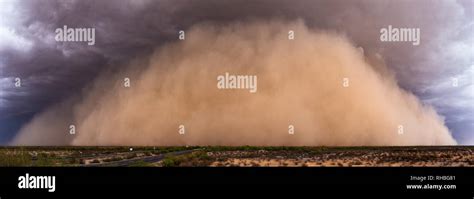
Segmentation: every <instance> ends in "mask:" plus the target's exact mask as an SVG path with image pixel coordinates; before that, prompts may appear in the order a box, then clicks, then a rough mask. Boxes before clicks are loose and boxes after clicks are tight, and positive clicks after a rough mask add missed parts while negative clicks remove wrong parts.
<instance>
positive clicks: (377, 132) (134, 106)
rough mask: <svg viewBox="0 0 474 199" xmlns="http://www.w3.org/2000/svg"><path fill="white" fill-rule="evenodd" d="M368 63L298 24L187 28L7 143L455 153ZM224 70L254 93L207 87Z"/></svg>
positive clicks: (432, 116)
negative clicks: (410, 148) (418, 148)
mask: <svg viewBox="0 0 474 199" xmlns="http://www.w3.org/2000/svg"><path fill="white" fill-rule="evenodd" d="M289 30H293V31H294V32H295V33H296V34H295V39H294V40H289V39H288V31H289ZM368 57H369V56H365V55H364V53H363V51H361V50H359V49H358V48H357V47H355V46H353V44H351V42H350V41H349V40H348V39H347V38H345V37H343V36H340V35H338V34H336V33H333V32H319V31H315V30H309V29H308V28H307V27H306V26H305V25H304V23H303V22H301V21H296V22H281V21H272V22H246V23H236V24H233V25H228V26H226V27H222V26H215V25H212V24H201V25H196V26H194V27H192V28H191V29H190V30H189V31H186V40H184V41H178V40H177V41H176V42H175V43H173V44H168V45H165V46H163V47H161V48H159V49H157V50H156V52H155V53H154V55H152V56H151V57H150V58H149V60H138V61H137V62H136V63H133V64H131V65H130V67H129V71H125V72H121V73H120V74H115V75H103V76H102V77H101V78H99V79H97V81H96V82H95V83H94V85H93V86H91V87H90V88H87V89H84V93H83V94H82V95H81V96H77V97H76V98H73V99H70V100H69V101H65V102H64V103H63V104H61V105H58V106H56V107H52V108H50V109H49V110H47V111H45V112H44V113H42V114H40V115H38V116H37V117H36V118H34V119H33V120H32V121H31V122H30V123H29V124H28V125H26V126H24V127H23V128H22V130H21V133H20V134H19V135H18V136H17V137H16V139H15V140H14V141H13V143H12V144H18V145H51V144H53V145H68V144H72V145H326V146H340V145H448V144H456V142H455V141H454V139H453V138H452V137H451V134H450V132H449V131H448V129H447V128H446V127H445V125H444V122H443V119H442V118H440V116H438V115H437V113H436V112H435V111H434V110H433V109H432V108H431V107H428V106H425V105H422V104H421V103H420V101H419V100H418V99H417V98H416V97H415V96H414V95H412V94H410V93H408V92H406V91H404V90H403V89H401V88H399V87H398V86H397V83H396V81H395V79H394V78H393V76H392V75H390V74H389V73H386V72H385V73H382V72H377V71H381V70H379V69H380V68H383V65H381V64H380V63H383V60H381V59H382V58H381V57H379V59H380V60H375V61H374V60H371V59H369V58H368ZM140 64H146V67H136V66H137V65H140ZM137 68H146V69H145V70H142V71H137ZM226 72H228V73H232V74H248V75H256V76H257V77H258V91H257V92H256V93H249V92H248V90H225V89H224V90H221V89H217V88H216V77H217V76H219V75H221V74H225V73H226ZM125 77H129V78H130V80H131V87H129V88H126V87H124V86H123V79H124V78H125ZM343 80H345V81H346V80H349V81H348V82H344V83H347V85H343ZM70 124H74V125H76V134H75V135H70V134H69V133H68V127H69V125H70ZM180 125H183V126H184V127H185V129H186V133H185V134H180V133H178V130H179V129H178V127H179V126H180ZM289 125H293V126H294V134H293V135H290V134H288V126H289ZM400 126H402V127H403V133H402V134H400V132H398V131H399V130H400V129H399V127H400Z"/></svg>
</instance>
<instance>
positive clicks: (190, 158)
mask: <svg viewBox="0 0 474 199" xmlns="http://www.w3.org/2000/svg"><path fill="white" fill-rule="evenodd" d="M210 161H211V158H210V157H209V156H208V155H207V153H206V152H204V151H196V152H193V153H190V154H185V155H176V156H173V155H170V156H167V157H166V158H165V159H163V161H162V162H161V165H162V166H164V167H175V166H190V167H191V166H193V167H195V166H208V165H209V163H210Z"/></svg>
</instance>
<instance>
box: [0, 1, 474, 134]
mask: <svg viewBox="0 0 474 199" xmlns="http://www.w3.org/2000/svg"><path fill="white" fill-rule="evenodd" d="M5 2H6V3H5ZM2 3H3V4H0V6H1V8H3V12H0V13H2V14H3V15H4V16H2V17H5V16H8V17H12V20H8V21H7V20H5V19H3V20H1V19H0V27H1V26H4V27H7V28H4V29H8V30H14V31H10V32H7V33H6V34H7V35H8V36H10V37H11V38H13V40H12V39H10V40H9V41H11V42H6V41H0V70H1V73H0V81H1V83H2V85H1V89H2V90H1V93H0V111H1V113H2V116H1V117H0V126H1V125H5V123H6V122H5V121H6V119H9V120H12V118H14V117H20V116H21V115H22V113H24V114H31V113H36V112H39V111H41V110H43V109H44V108H46V107H47V106H49V105H51V104H53V103H58V102H59V101H61V100H62V99H65V98H67V97H68V96H71V95H74V94H77V93H79V92H80V90H81V89H82V88H84V86H86V85H88V83H90V82H91V81H92V80H93V79H94V78H95V77H96V76H97V75H98V74H99V73H100V72H101V71H103V70H120V68H121V67H122V66H125V65H126V63H127V62H128V61H130V60H132V59H134V58H137V57H140V56H146V55H147V54H149V53H151V52H152V50H153V49H154V48H155V47H157V46H160V45H162V44H163V43H166V42H168V41H173V40H175V38H176V36H177V32H178V31H179V30H181V29H183V30H186V29H187V28H189V27H190V26H192V25H194V24H196V23H200V22H203V21H214V22H217V23H222V24H226V23H229V22H234V21H249V20H254V19H268V20H270V19H274V18H280V19H303V20H304V21H305V23H306V24H307V25H308V26H309V27H311V28H315V29H325V30H333V31H337V32H339V33H342V34H345V35H347V36H348V37H349V38H350V39H352V40H353V41H354V43H355V44H356V45H358V46H361V47H363V49H364V51H365V52H366V54H367V56H380V57H382V58H383V59H384V60H385V62H386V64H387V66H388V67H389V68H390V69H391V70H393V71H394V73H395V75H396V78H397V80H398V83H399V84H400V85H401V86H402V87H403V88H405V89H407V90H409V91H412V92H414V93H415V94H417V95H418V96H419V97H420V98H421V99H423V100H425V102H426V103H430V104H433V105H435V106H436V107H437V110H438V112H440V113H441V114H442V115H444V116H445V117H446V118H447V121H448V122H452V123H450V124H452V125H449V126H450V128H451V129H452V130H453V132H454V133H459V134H462V135H459V136H457V137H458V138H459V137H463V138H464V137H468V135H466V134H468V133H471V132H469V131H468V130H466V129H465V128H461V127H459V126H463V127H469V126H472V121H473V117H474V116H473V114H472V106H469V103H470V104H472V102H473V98H474V94H473V91H472V84H471V83H472V74H471V73H472V66H471V64H472V54H473V52H472V42H474V39H473V36H472V32H473V26H474V25H473V20H472V18H473V14H472V1H469V0H465V1H448V0H447V1H442V0H437V1H432V0H421V1H408V0H401V1H389V0H386V1H375V0H358V1H347V0H323V1H309V0H308V1H304V0H300V1H298V0H296V1H295V0H228V1H223V0H201V1H193V0H162V1H159V0H158V1H151V0H133V1H132V0H101V1H93V0H81V1H53V0H46V1H34V0H25V1H16V2H15V1H8V0H7V1H4V2H2ZM8 3H11V4H12V5H14V6H7V4H8ZM64 25H67V26H68V27H92V28H95V29H96V44H95V45H94V46H87V45H83V44H80V43H58V42H55V41H54V30H55V29H56V28H59V27H62V26H64ZM388 25H392V26H398V27H413V28H420V29H421V32H422V33H421V34H422V36H421V45H419V46H412V45H411V44H390V43H382V42H380V41H379V34H380V33H379V31H380V28H384V27H387V26H388ZM0 34H1V31H0ZM0 40H2V39H0ZM5 43H6V44H5ZM10 43H13V44H10ZM134 67H139V66H134ZM466 71H467V72H466ZM460 76H462V78H460V85H462V86H459V87H455V88H453V87H449V83H450V80H451V78H452V77H460ZM15 77H20V78H22V81H23V87H21V88H14V87H13V78H15ZM466 104H467V105H466ZM466 106H469V107H470V108H469V107H466ZM31 115H32V114H31ZM2 118H4V119H2ZM19 119H21V120H27V119H25V118H24V116H22V118H19ZM4 120H5V121H4ZM454 120H455V121H454ZM454 122H455V123H454ZM460 129H463V130H460ZM0 130H2V128H0ZM10 131H11V130H10ZM461 142H462V141H461Z"/></svg>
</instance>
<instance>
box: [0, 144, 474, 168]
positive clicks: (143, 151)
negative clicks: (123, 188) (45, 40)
mask: <svg viewBox="0 0 474 199" xmlns="http://www.w3.org/2000/svg"><path fill="white" fill-rule="evenodd" d="M0 166H2V167H15V166H20V167H29V166H31V167H51V166H52V167H55V166H66V167H374V166H375V167H423V166H430V167H431V166H434V167H473V166H474V146H429V147H427V146H411V147H258V146H241V147H225V146H212V147H211V146H210V147H187V146H179V147H0Z"/></svg>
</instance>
